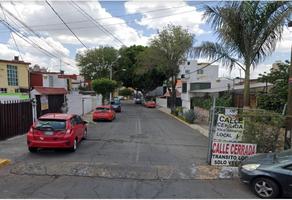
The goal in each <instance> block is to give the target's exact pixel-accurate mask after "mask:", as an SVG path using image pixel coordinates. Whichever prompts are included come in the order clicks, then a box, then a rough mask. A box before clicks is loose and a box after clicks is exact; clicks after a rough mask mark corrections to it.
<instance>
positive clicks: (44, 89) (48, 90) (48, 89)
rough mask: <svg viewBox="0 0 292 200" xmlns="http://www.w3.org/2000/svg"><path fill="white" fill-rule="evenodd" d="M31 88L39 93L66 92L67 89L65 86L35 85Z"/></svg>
mask: <svg viewBox="0 0 292 200" xmlns="http://www.w3.org/2000/svg"><path fill="white" fill-rule="evenodd" d="M33 89H34V90H35V91H36V92H37V93H39V94H41V95H58V94H67V90H66V89H65V88H52V87H41V86H35V87H34V88H33Z"/></svg>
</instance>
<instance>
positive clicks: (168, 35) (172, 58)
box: [141, 25, 194, 112]
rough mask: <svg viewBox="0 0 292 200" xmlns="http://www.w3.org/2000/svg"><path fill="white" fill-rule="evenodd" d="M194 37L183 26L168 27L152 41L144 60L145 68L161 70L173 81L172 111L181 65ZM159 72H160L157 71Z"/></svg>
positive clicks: (172, 109) (173, 109)
mask: <svg viewBox="0 0 292 200" xmlns="http://www.w3.org/2000/svg"><path fill="white" fill-rule="evenodd" d="M193 41H194V36H193V35H192V34H190V33H189V32H188V31H187V30H186V29H183V28H182V27H181V26H175V25H168V26H167V27H165V28H164V29H163V30H162V31H160V32H158V35H157V36H156V37H155V38H154V39H152V40H151V42H150V48H149V50H148V51H147V52H146V53H145V55H144V56H143V59H142V61H141V62H142V63H144V64H143V65H144V66H148V67H150V68H157V69H161V70H162V71H163V72H164V74H165V75H166V78H167V79H171V88H172V92H171V111H172V112H174V111H175V107H176V105H175V102H176V92H175V91H176V90H175V86H176V80H177V75H178V73H179V65H180V64H182V63H183V62H185V61H186V58H187V55H188V53H189V50H190V49H191V48H192V45H193ZM157 71H159V70H157Z"/></svg>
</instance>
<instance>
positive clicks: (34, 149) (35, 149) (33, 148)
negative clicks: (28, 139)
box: [28, 147, 38, 153]
mask: <svg viewBox="0 0 292 200" xmlns="http://www.w3.org/2000/svg"><path fill="white" fill-rule="evenodd" d="M28 150H29V152H31V153H35V152H37V150H38V148H36V147H28Z"/></svg>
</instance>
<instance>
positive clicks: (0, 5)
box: [0, 3, 23, 60]
mask: <svg viewBox="0 0 292 200" xmlns="http://www.w3.org/2000/svg"><path fill="white" fill-rule="evenodd" d="M0 7H1V10H2V12H3V17H4V20H7V18H6V15H5V12H4V9H3V7H2V4H1V3H0ZM10 35H11V37H12V39H13V41H14V44H15V47H16V49H17V51H18V54H19V56H20V58H21V60H23V57H22V55H21V53H20V50H19V47H18V45H17V43H16V40H15V38H14V35H13V33H12V32H11V31H10Z"/></svg>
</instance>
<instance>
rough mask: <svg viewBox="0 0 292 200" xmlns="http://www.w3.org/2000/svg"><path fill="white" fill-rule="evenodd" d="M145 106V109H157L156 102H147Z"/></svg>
mask: <svg viewBox="0 0 292 200" xmlns="http://www.w3.org/2000/svg"><path fill="white" fill-rule="evenodd" d="M144 105H145V107H147V108H156V103H155V101H146V102H145V103H144Z"/></svg>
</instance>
